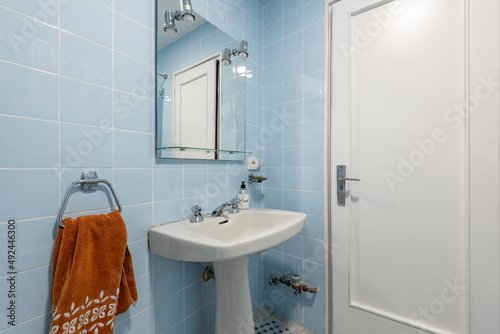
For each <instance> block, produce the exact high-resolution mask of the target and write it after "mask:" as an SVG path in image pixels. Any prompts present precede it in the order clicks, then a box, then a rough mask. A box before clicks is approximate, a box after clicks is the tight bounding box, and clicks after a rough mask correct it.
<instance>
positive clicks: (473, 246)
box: [324, 0, 500, 334]
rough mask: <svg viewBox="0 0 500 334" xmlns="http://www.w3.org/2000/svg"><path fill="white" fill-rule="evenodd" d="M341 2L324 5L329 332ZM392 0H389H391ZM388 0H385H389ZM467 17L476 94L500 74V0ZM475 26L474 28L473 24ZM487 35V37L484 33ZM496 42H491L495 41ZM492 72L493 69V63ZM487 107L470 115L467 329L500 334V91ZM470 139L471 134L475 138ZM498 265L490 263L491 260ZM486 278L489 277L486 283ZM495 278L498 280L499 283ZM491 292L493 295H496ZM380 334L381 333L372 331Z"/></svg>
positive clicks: (328, 321)
mask: <svg viewBox="0 0 500 334" xmlns="http://www.w3.org/2000/svg"><path fill="white" fill-rule="evenodd" d="M339 1H349V0H326V1H325V7H324V8H325V10H324V19H325V21H324V22H325V24H324V35H325V44H324V45H325V50H324V78H325V79H324V80H325V82H324V92H325V94H324V157H325V168H324V180H325V182H326V185H327V187H326V189H325V193H324V207H325V212H324V216H325V243H326V245H325V246H326V247H325V333H327V334H332V333H334V331H333V330H334V328H333V327H334V324H333V322H334V318H333V309H332V301H333V298H334V296H333V289H332V286H333V283H332V235H331V213H332V210H333V209H334V208H333V207H332V204H331V203H332V201H331V200H332V196H335V194H334V193H333V192H332V191H335V187H332V175H331V168H332V165H331V154H330V152H331V123H330V122H331V117H330V109H331V103H330V89H331V87H330V82H331V78H330V75H331V64H330V62H331V43H330V42H331V28H332V22H331V15H330V13H331V11H332V10H333V4H335V3H336V2H339ZM389 1H391V0H389ZM389 1H387V0H385V1H381V2H389ZM466 3H467V6H466V20H467V22H468V30H469V31H468V41H467V43H468V46H469V48H468V53H467V55H466V59H467V65H466V70H467V73H466V76H467V78H468V80H467V81H468V87H466V91H467V95H468V96H473V95H474V91H473V90H474V88H475V87H477V86H478V84H479V83H478V80H479V78H480V77H484V76H487V75H489V74H493V75H494V77H495V78H496V79H498V75H499V74H500V73H499V72H500V68H499V60H500V45H499V42H498V41H500V4H499V3H498V1H493V0H474V1H470V0H466ZM471 27H472V29H471ZM485 36H486V37H485ZM492 40H494V41H496V42H495V44H493V45H492V43H491V41H492ZM491 64H495V66H494V67H493V73H491V66H490V67H489V65H491ZM493 94H494V96H493V97H492V98H491V100H489V103H487V104H486V106H481V107H480V108H479V110H477V111H476V112H475V113H474V114H471V115H470V119H469V124H468V136H469V140H470V143H469V157H470V162H469V168H468V169H469V175H470V182H469V198H468V207H469V208H470V209H469V221H470V230H469V237H468V239H469V265H470V267H469V272H468V278H469V279H468V285H469V289H468V294H469V308H468V310H469V312H468V314H469V319H466V320H468V321H467V322H468V324H469V328H468V332H469V333H471V334H497V333H499V332H500V319H499V314H500V300H499V295H500V272H499V270H498V263H499V261H500V245H499V243H498V240H499V239H500V226H499V225H500V224H499V222H500V211H499V208H498V206H499V203H500V189H499V184H500V153H499V152H500V136H499V135H500V134H499V124H500V115H499V114H500V110H499V109H500V97H499V96H500V94H499V92H498V90H497V91H496V92H495V93H493ZM485 131H486V132H487V131H491V138H488V141H486V142H483V141H480V142H478V141H477V140H476V141H474V139H475V138H477V137H476V136H478V137H479V139H481V138H482V139H484V136H482V137H481V136H479V134H481V133H484V132H485ZM471 138H472V139H471ZM495 261H496V265H494V266H492V265H491V264H492V262H495ZM485 279H486V280H487V281H486V282H485ZM495 282H496V283H495ZM492 296H493V297H492ZM374 334H379V333H374Z"/></svg>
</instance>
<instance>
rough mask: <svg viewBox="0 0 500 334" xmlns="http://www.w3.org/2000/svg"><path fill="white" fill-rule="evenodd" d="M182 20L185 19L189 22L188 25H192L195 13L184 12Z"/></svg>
mask: <svg viewBox="0 0 500 334" xmlns="http://www.w3.org/2000/svg"><path fill="white" fill-rule="evenodd" d="M182 20H183V21H184V22H186V24H187V25H188V26H190V25H191V24H193V22H194V15H193V14H190V13H186V14H184V16H183V17H182Z"/></svg>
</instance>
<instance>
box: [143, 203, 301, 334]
mask: <svg viewBox="0 0 500 334" xmlns="http://www.w3.org/2000/svg"><path fill="white" fill-rule="evenodd" d="M305 224H306V215H305V214H303V213H298V212H290V211H281V210H268V209H249V210H244V211H243V210H241V211H240V212H239V213H234V214H228V217H227V218H225V217H207V218H205V221H203V222H199V223H191V222H190V221H189V220H182V221H178V222H175V223H170V224H165V225H160V226H155V227H153V228H151V230H150V231H149V244H150V248H151V251H152V252H153V253H155V254H158V255H161V256H164V257H168V258H171V259H175V260H182V261H194V262H213V263H214V270H215V277H216V279H215V288H216V294H217V301H216V322H215V333H216V334H234V333H254V323H253V313H252V304H251V297H250V285H249V282H248V260H249V256H250V255H252V254H256V253H259V252H262V251H265V250H267V249H270V248H273V247H274V246H277V245H279V244H281V243H283V242H285V241H287V240H288V239H290V238H292V237H293V236H295V235H296V234H297V233H299V232H300V231H301V230H302V228H303V227H304V225H305Z"/></svg>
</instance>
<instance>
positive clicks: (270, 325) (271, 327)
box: [253, 307, 317, 334]
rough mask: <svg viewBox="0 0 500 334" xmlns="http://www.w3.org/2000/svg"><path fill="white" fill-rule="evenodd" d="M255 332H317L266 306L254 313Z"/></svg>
mask: <svg viewBox="0 0 500 334" xmlns="http://www.w3.org/2000/svg"><path fill="white" fill-rule="evenodd" d="M253 318H254V322H255V334H317V333H316V332H313V331H312V330H310V329H307V328H305V327H302V326H301V325H299V324H298V323H296V322H294V321H292V320H289V319H286V318H284V317H282V316H281V315H279V314H276V313H274V312H272V311H270V310H268V309H267V308H265V307H261V308H260V309H259V310H257V312H255V313H254V316H253Z"/></svg>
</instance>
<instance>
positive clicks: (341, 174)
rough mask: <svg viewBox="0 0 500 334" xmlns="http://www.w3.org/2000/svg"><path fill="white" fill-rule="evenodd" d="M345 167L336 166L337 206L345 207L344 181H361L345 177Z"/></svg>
mask: <svg viewBox="0 0 500 334" xmlns="http://www.w3.org/2000/svg"><path fill="white" fill-rule="evenodd" d="M346 170H347V168H346V166H345V165H337V204H338V205H345V196H346V190H345V183H346V181H361V179H355V178H351V177H346Z"/></svg>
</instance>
